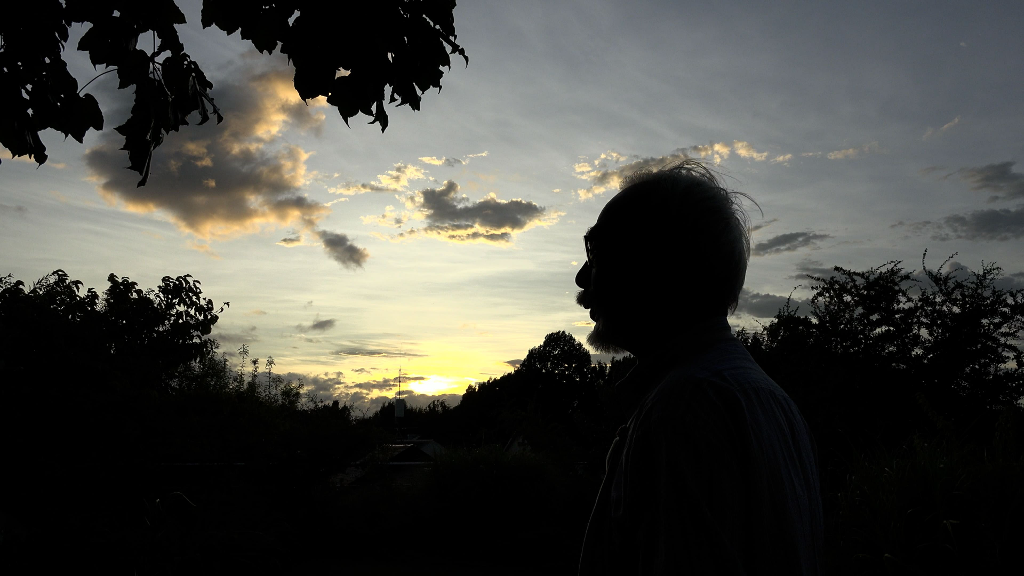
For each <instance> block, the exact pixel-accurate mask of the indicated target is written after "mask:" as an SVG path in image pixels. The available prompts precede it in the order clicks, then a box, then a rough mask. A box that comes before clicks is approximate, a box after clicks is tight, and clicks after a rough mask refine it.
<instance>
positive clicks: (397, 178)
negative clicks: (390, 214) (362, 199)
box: [328, 162, 427, 196]
mask: <svg viewBox="0 0 1024 576" xmlns="http://www.w3.org/2000/svg"><path fill="white" fill-rule="evenodd" d="M426 178H427V176H426V174H425V173H424V172H423V169H422V168H420V167H419V166H416V165H414V164H403V163H402V162H398V163H397V164H395V165H394V168H393V169H391V170H388V171H387V172H385V173H383V174H378V175H377V179H376V180H374V181H373V182H365V183H348V184H344V185H342V186H337V187H334V188H328V191H329V192H333V193H335V194H345V195H347V196H351V195H354V194H363V193H366V192H392V193H394V192H405V191H407V190H408V189H409V182H411V181H414V180H424V179H426Z"/></svg>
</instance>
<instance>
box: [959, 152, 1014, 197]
mask: <svg viewBox="0 0 1024 576" xmlns="http://www.w3.org/2000/svg"><path fill="white" fill-rule="evenodd" d="M1014 164H1016V162H1012V161H1007V162H999V163H996V164H986V165H985V166H975V167H970V168H961V169H960V170H957V172H956V173H957V174H958V175H959V176H960V178H961V179H963V180H964V181H965V182H968V183H969V184H970V185H971V190H977V191H979V192H992V196H990V197H989V200H990V201H992V200H1014V199H1017V198H1024V173H1021V172H1014V171H1013V166H1014Z"/></svg>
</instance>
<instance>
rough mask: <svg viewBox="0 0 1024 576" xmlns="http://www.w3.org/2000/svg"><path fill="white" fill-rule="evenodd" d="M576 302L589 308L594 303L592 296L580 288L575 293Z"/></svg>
mask: <svg viewBox="0 0 1024 576" xmlns="http://www.w3.org/2000/svg"><path fill="white" fill-rule="evenodd" d="M576 303H577V304H579V305H580V306H582V307H584V308H587V309H590V307H591V306H592V305H593V303H594V296H593V294H591V293H590V292H588V291H586V290H580V291H579V292H577V293H576Z"/></svg>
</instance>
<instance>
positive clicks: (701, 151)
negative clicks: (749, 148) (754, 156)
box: [676, 142, 746, 164]
mask: <svg viewBox="0 0 1024 576" xmlns="http://www.w3.org/2000/svg"><path fill="white" fill-rule="evenodd" d="M744 144H746V143H745V142H744ZM676 152H687V153H690V154H693V155H695V156H697V157H699V158H711V159H712V160H714V162H715V164H720V163H721V162H722V160H726V159H728V158H729V154H731V153H732V149H731V148H729V145H728V144H726V143H725V142H711V143H709V144H707V145H703V144H700V145H697V146H690V147H689V148H681V149H680V150H676Z"/></svg>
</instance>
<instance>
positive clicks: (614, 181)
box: [573, 149, 691, 200]
mask: <svg viewBox="0 0 1024 576" xmlns="http://www.w3.org/2000/svg"><path fill="white" fill-rule="evenodd" d="M690 157H691V156H690V155H689V154H688V153H687V152H686V151H685V150H682V149H681V150H677V151H675V152H673V153H672V154H668V155H666V156H659V157H656V158H655V157H648V158H638V159H636V160H634V161H632V162H630V163H628V164H622V165H621V166H617V167H614V168H611V167H608V166H607V163H606V162H605V160H610V161H612V162H614V163H621V162H623V161H625V160H626V157H625V156H623V155H622V154H619V153H618V152H614V151H609V152H605V153H604V154H602V155H601V157H600V158H598V160H596V161H594V162H593V163H588V162H580V163H577V164H575V165H574V166H573V170H574V171H575V172H576V177H577V178H579V179H581V180H586V181H587V182H589V183H590V186H588V187H587V188H581V189H578V190H576V194H577V195H578V196H579V198H580V200H586V199H587V198H591V197H593V196H594V195H596V194H602V193H604V192H605V191H606V190H608V189H615V190H618V188H619V184H620V183H622V180H623V178H625V177H626V176H628V175H630V174H632V173H634V172H637V171H640V170H659V169H661V168H664V167H666V166H669V165H671V164H674V163H676V162H680V161H682V160H686V159H688V158H690Z"/></svg>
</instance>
